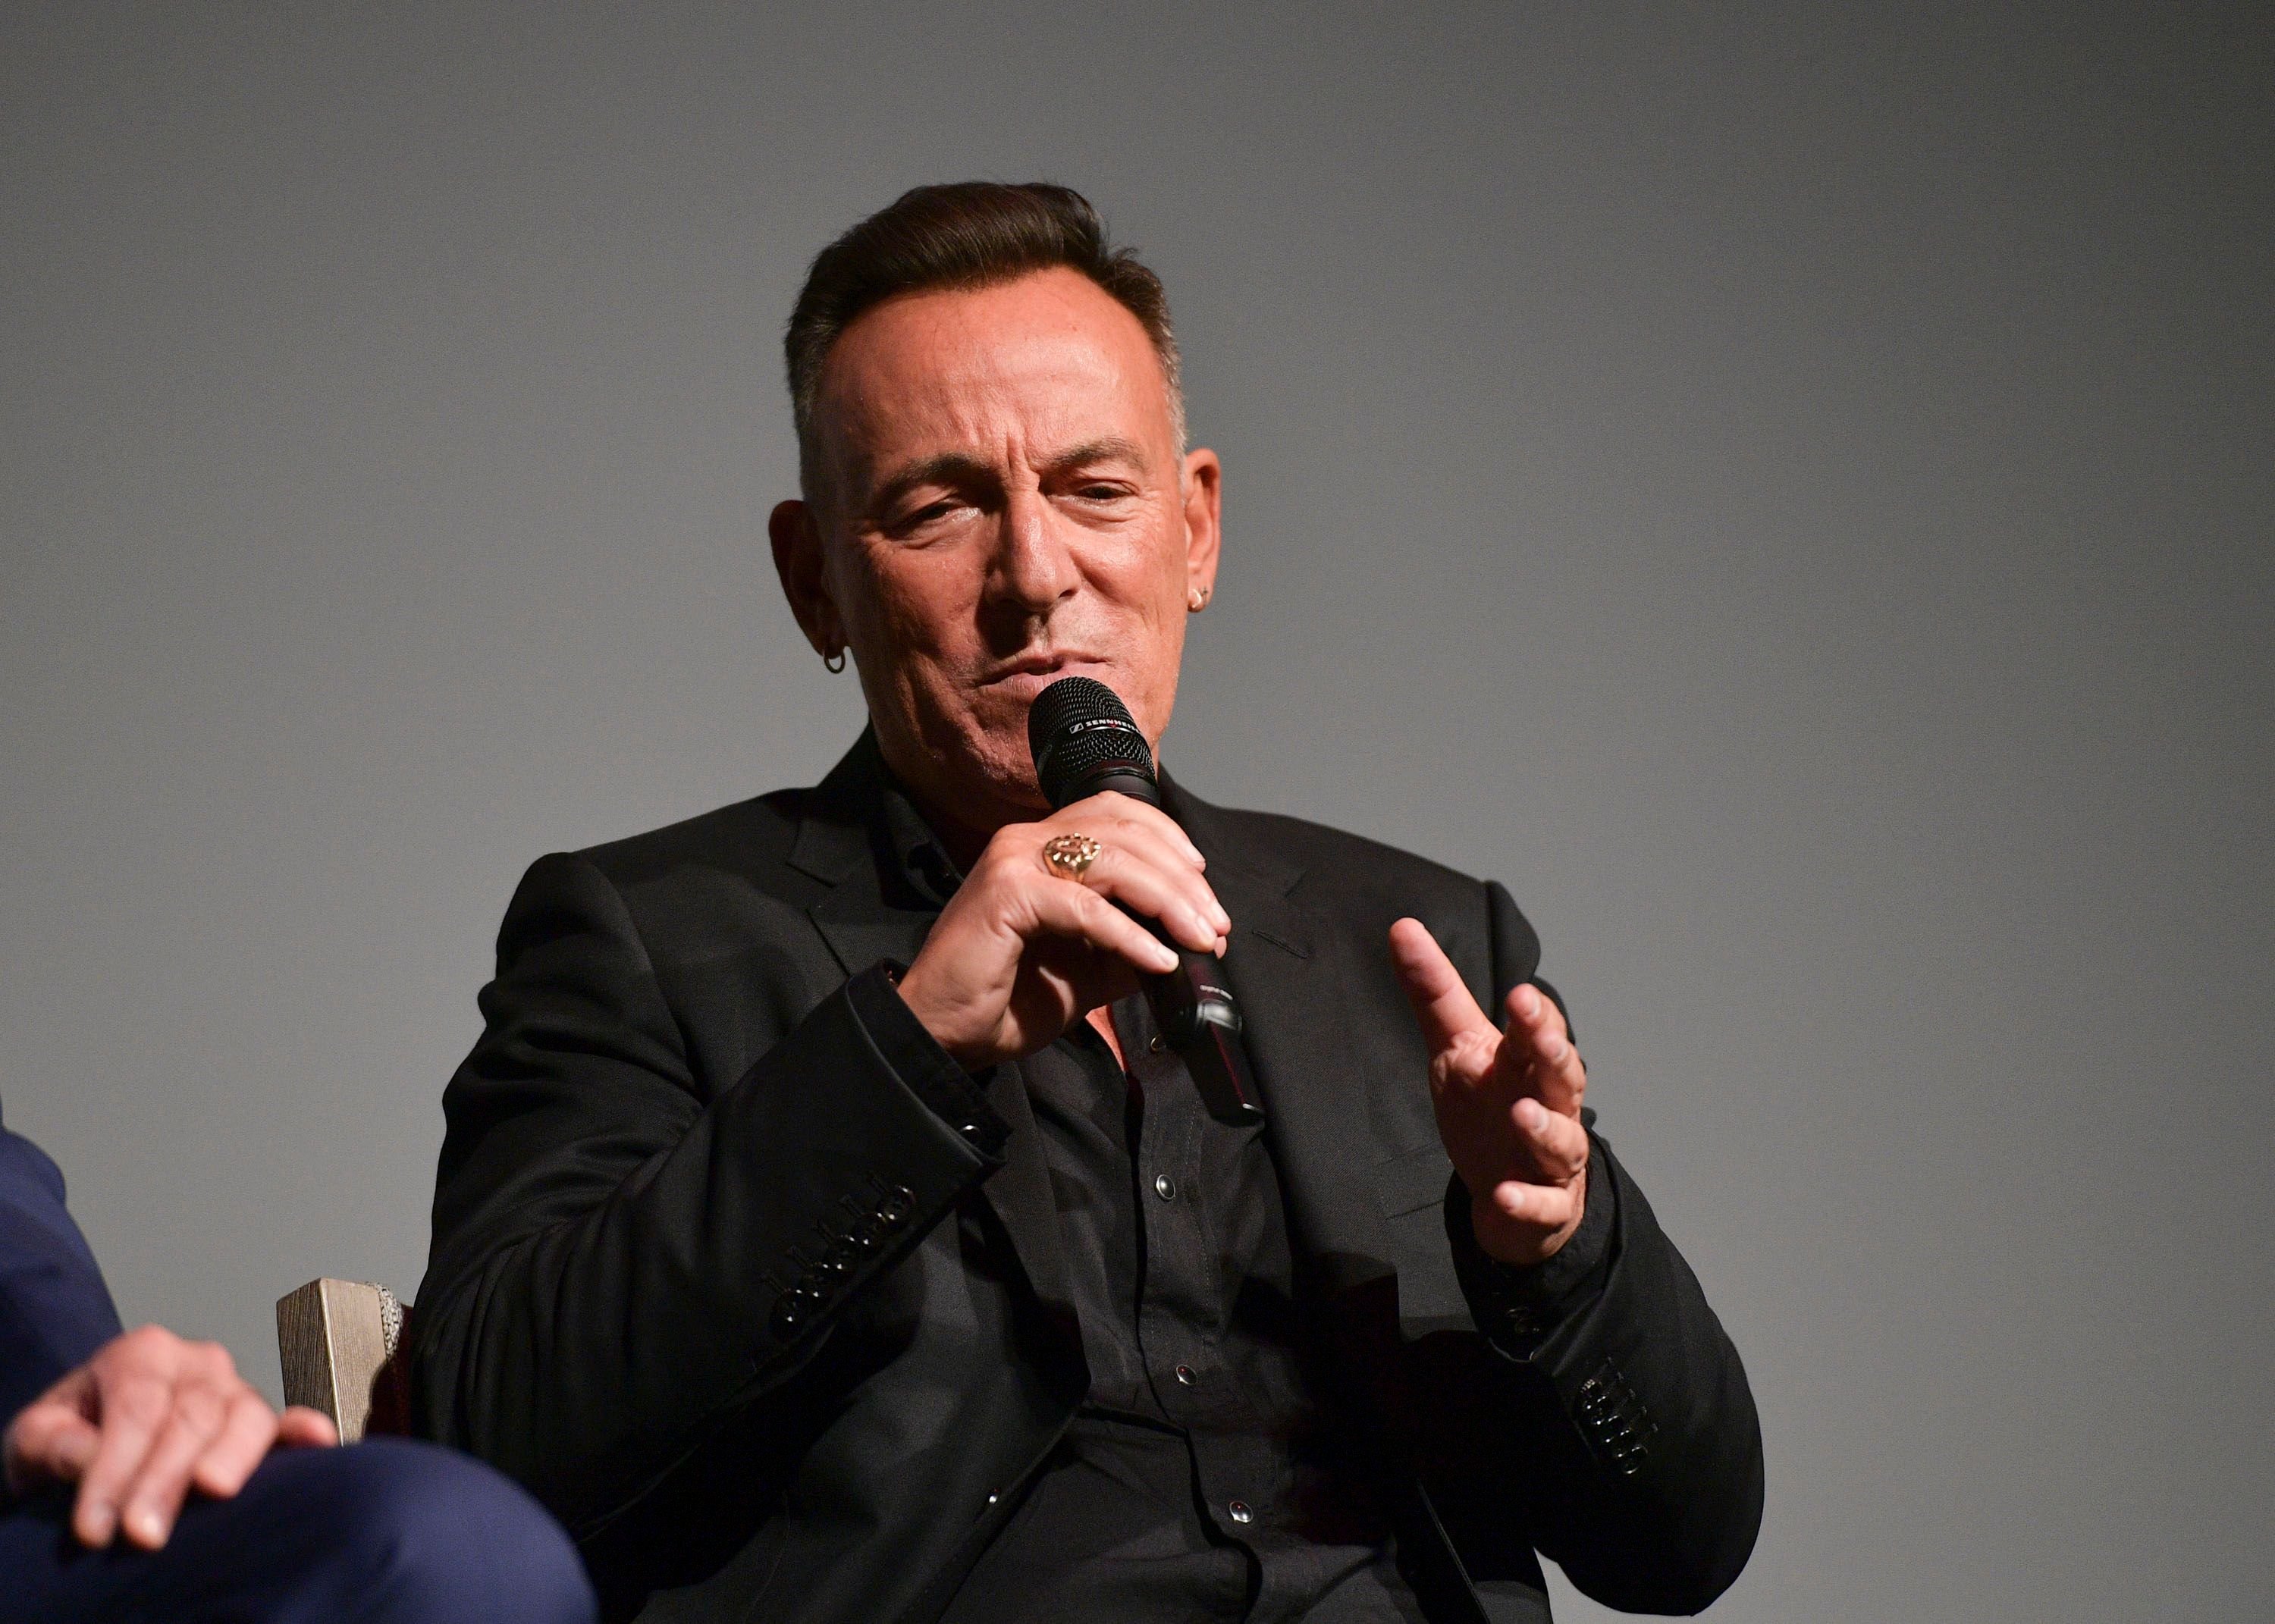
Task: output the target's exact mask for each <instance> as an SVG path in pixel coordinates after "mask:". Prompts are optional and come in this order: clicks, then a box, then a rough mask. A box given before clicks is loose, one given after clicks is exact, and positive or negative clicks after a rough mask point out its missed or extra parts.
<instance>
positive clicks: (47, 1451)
mask: <svg viewBox="0 0 2275 1624" xmlns="http://www.w3.org/2000/svg"><path fill="white" fill-rule="evenodd" d="M101 1446H102V1433H101V1432H100V1431H97V1430H96V1428H95V1425H94V1423H93V1422H92V1421H90V1420H88V1419H87V1416H86V1415H85V1413H83V1407H82V1405H81V1404H80V1402H79V1399H78V1395H77V1394H71V1393H66V1392H64V1389H63V1388H62V1387H61V1386H57V1387H53V1388H50V1389H49V1391H48V1393H47V1394H46V1395H45V1396H44V1397H42V1398H39V1399H36V1400H34V1401H33V1402H32V1403H30V1404H28V1405H26V1407H25V1409H24V1411H23V1413H22V1414H21V1415H19V1416H17V1417H16V1419H15V1420H14V1422H12V1423H11V1424H10V1425H9V1428H8V1435H7V1440H6V1445H5V1447H4V1450H0V1454H4V1456H5V1466H6V1477H7V1482H8V1487H9V1488H10V1489H11V1490H12V1491H14V1492H16V1493H18V1494H22V1493H25V1492H28V1491H29V1490H31V1489H33V1488H34V1487H35V1486H37V1485H39V1484H48V1483H76V1482H78V1481H79V1478H80V1477H82V1476H83V1475H84V1474H85V1473H86V1471H87V1468H88V1467H89V1466H90V1465H92V1464H94V1456H95V1451H96V1450H97V1449H98V1448H99V1447H101Z"/></svg>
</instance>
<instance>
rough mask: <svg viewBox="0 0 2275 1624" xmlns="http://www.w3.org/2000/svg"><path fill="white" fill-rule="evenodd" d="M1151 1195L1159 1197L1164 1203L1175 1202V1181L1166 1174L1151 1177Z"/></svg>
mask: <svg viewBox="0 0 2275 1624" xmlns="http://www.w3.org/2000/svg"><path fill="white" fill-rule="evenodd" d="M1153 1193H1154V1194H1155V1195H1157V1196H1159V1197H1161V1199H1162V1200H1164V1201H1175V1199H1176V1198H1177V1181H1176V1180H1175V1179H1173V1178H1171V1177H1170V1176H1169V1175H1168V1174H1166V1173H1157V1174H1155V1175H1153Z"/></svg>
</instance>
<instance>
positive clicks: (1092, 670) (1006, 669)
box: [980, 653, 1106, 699]
mask: <svg viewBox="0 0 2275 1624" xmlns="http://www.w3.org/2000/svg"><path fill="white" fill-rule="evenodd" d="M1105 668H1106V662H1105V661H1102V660H1100V659H1099V658H1098V657H1097V656H1095V655H1092V654H1077V653H1053V654H1022V655H1020V656H1019V657H1018V658H1017V659H1016V660H1008V661H1004V662H1003V663H1002V664H1001V665H1000V666H998V667H997V668H995V669H994V672H992V673H991V674H989V675H988V676H985V677H982V678H981V679H980V686H982V687H983V688H994V689H996V690H998V691H1009V692H1012V693H1016V694H1018V695H1020V696H1021V697H1022V698H1024V699H1032V698H1033V697H1034V696H1035V695H1036V694H1039V693H1040V692H1041V691H1043V690H1044V689H1046V688H1047V687H1049V686H1050V685H1051V684H1053V683H1054V682H1056V681H1058V679H1059V678H1060V677H1062V676H1073V675H1075V674H1077V673H1080V674H1081V675H1083V676H1097V675H1098V674H1099V673H1100V672H1101V671H1103V670H1104V669H1105Z"/></svg>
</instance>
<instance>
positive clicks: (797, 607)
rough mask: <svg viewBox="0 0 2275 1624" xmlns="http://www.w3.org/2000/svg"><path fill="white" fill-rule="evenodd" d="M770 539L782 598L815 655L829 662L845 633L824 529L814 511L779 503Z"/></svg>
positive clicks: (798, 504)
mask: <svg viewBox="0 0 2275 1624" xmlns="http://www.w3.org/2000/svg"><path fill="white" fill-rule="evenodd" d="M767 540H769V541H771V542H772V543H773V544H774V549H775V574H776V575H778V576H780V577H781V578H782V596H783V597H785V598H787V599H789V600H790V613H791V614H793V615H795V616H797V624H798V630H800V631H803V632H805V640H806V641H807V642H809V643H811V644H813V652H814V653H817V654H820V656H821V657H822V658H823V659H824V660H828V659H829V658H830V657H831V656H832V655H834V654H835V653H837V651H838V650H839V649H841V648H843V647H844V646H845V630H844V627H843V623H841V622H840V621H839V619H838V616H837V605H836V604H835V602H833V601H831V600H830V596H829V582H828V576H827V574H826V572H825V571H824V570H823V569H822V560H821V526H820V522H819V521H818V520H817V518H816V517H815V515H814V511H813V509H812V508H810V507H808V506H807V505H806V504H805V502H798V501H796V500H792V501H790V502H776V503H775V510H774V511H773V512H772V513H770V514H768V515H767Z"/></svg>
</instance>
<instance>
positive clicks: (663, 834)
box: [566, 789, 814, 888]
mask: <svg viewBox="0 0 2275 1624" xmlns="http://www.w3.org/2000/svg"><path fill="white" fill-rule="evenodd" d="M813 796H814V791H813V790H812V789H776V790H775V791H773V792H772V793H770V794H767V795H760V796H753V797H751V798H750V799H749V800H746V801H737V802H735V803H733V804H730V805H727V806H719V807H714V808H713V809H712V810H711V811H709V812H699V813H697V814H696V815H695V816H694V817H692V818H683V819H681V820H679V821H678V822H676V823H668V824H665V825H664V826H663V827H661V828H654V829H647V830H644V831H642V832H641V833H639V834H637V835H624V836H623V837H622V838H620V839H616V840H612V841H605V842H601V844H599V845H596V846H587V847H586V848H585V849H584V850H580V851H574V852H570V853H567V854H566V855H567V856H568V857H570V858H571V859H572V860H574V861H576V862H578V863H581V864H584V865H588V866H590V867H592V868H595V869H598V870H599V871H600V872H601V873H603V874H605V875H607V876H608V879H609V880H613V881H614V882H616V885H618V886H619V887H620V888H629V887H634V886H640V885H645V884H648V883H651V882H653V881H654V880H659V879H661V878H664V877H666V876H669V875H671V874H674V873H681V872H687V871H691V870H707V869H708V870H721V871H727V872H735V873H739V874H742V875H744V876H745V877H749V878H756V877H758V876H760V875H761V874H764V873H767V872H771V871H773V870H775V869H778V868H782V867H783V866H785V865H787V864H788V863H789V861H790V854H791V852H792V851H793V850H795V848H796V846H797V835H798V830H799V828H800V827H801V826H802V825H803V824H804V822H805V815H806V812H807V809H808V804H809V803H810V802H811V801H812V800H813Z"/></svg>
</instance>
